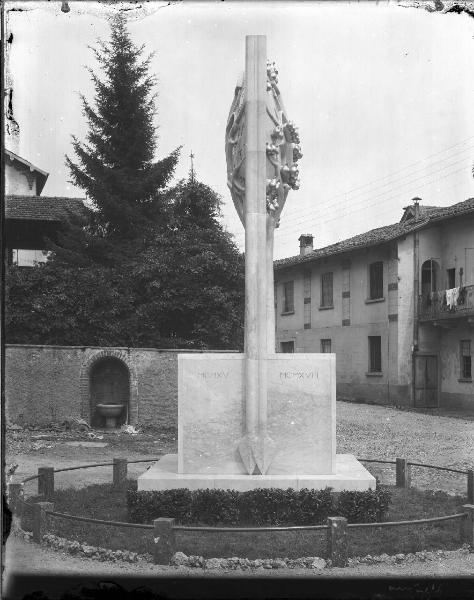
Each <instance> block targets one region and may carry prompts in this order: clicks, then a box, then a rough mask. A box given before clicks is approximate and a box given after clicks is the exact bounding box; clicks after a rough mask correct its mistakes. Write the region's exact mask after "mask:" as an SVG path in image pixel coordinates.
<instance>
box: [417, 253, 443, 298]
mask: <svg viewBox="0 0 474 600" xmlns="http://www.w3.org/2000/svg"><path fill="white" fill-rule="evenodd" d="M438 283H439V265H438V263H437V262H436V261H435V260H433V259H432V258H430V259H428V260H425V262H424V263H423V264H422V265H421V294H422V296H423V297H426V296H429V295H430V293H431V292H436V291H437V290H438Z"/></svg>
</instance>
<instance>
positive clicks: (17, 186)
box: [5, 156, 36, 196]
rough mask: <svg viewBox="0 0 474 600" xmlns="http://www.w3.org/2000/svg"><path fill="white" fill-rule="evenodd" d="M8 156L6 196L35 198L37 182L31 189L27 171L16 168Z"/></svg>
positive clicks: (6, 161)
mask: <svg viewBox="0 0 474 600" xmlns="http://www.w3.org/2000/svg"><path fill="white" fill-rule="evenodd" d="M14 164H15V163H12V162H11V161H10V159H9V158H8V156H6V157H5V194H7V195H8V194H15V195H17V196H34V195H35V194H36V182H35V181H34V182H33V185H32V187H31V189H30V186H29V184H28V178H27V176H26V173H25V171H23V170H19V169H18V168H16V167H15V166H14Z"/></svg>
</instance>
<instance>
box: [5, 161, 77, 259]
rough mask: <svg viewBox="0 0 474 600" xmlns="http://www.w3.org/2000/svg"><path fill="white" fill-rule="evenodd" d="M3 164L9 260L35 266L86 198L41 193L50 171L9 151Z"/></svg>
mask: <svg viewBox="0 0 474 600" xmlns="http://www.w3.org/2000/svg"><path fill="white" fill-rule="evenodd" d="M4 163H5V164H4V168H5V192H6V195H5V245H6V254H7V260H8V262H9V263H13V264H16V265H18V266H20V267H32V266H34V265H35V264H38V263H42V262H45V261H46V260H47V259H48V247H47V245H48V244H47V242H46V240H47V239H51V240H56V239H57V234H58V231H59V230H60V229H61V226H62V223H63V222H64V220H65V219H67V217H68V216H69V215H71V214H74V215H77V214H79V213H80V212H81V210H82V208H83V206H84V204H83V199H82V198H62V197H59V198H58V197H48V196H41V192H42V191H43V187H44V185H45V183H46V180H47V178H48V175H49V174H48V173H46V172H45V171H42V170H41V169H38V167H35V166H34V165H32V164H31V163H29V162H28V161H26V160H25V159H23V158H21V157H20V156H18V155H17V154H15V153H13V152H11V151H9V150H6V151H5V155H4Z"/></svg>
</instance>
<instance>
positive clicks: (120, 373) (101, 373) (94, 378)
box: [89, 356, 130, 427]
mask: <svg viewBox="0 0 474 600" xmlns="http://www.w3.org/2000/svg"><path fill="white" fill-rule="evenodd" d="M89 378H90V379H89V381H90V409H91V421H90V422H91V426H92V427H104V425H105V418H104V417H103V416H102V415H100V414H99V412H98V410H97V405H98V404H122V405H124V409H123V411H122V413H121V415H120V417H119V418H118V419H117V425H118V426H120V425H122V424H123V423H126V422H127V421H128V413H129V401H130V375H129V372H128V368H127V365H125V364H124V363H123V362H122V361H121V360H119V359H118V358H115V357H113V356H106V357H104V358H101V359H99V360H97V362H96V363H94V364H93V365H92V368H91V370H90V376H89Z"/></svg>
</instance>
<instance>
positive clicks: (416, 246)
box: [411, 231, 420, 406]
mask: <svg viewBox="0 0 474 600" xmlns="http://www.w3.org/2000/svg"><path fill="white" fill-rule="evenodd" d="M413 271H414V273H413V275H414V277H413V345H412V359H411V360H412V365H411V366H412V368H411V393H412V398H411V399H412V404H413V406H414V405H415V358H416V353H417V351H418V297H419V294H420V291H419V287H420V280H419V279H420V275H419V273H420V239H419V234H418V232H417V231H414V232H413Z"/></svg>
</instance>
